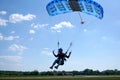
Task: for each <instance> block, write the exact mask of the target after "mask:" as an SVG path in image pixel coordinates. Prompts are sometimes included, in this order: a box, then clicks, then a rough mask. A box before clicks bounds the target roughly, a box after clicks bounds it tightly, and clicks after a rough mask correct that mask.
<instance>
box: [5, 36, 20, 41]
mask: <svg viewBox="0 0 120 80" xmlns="http://www.w3.org/2000/svg"><path fill="white" fill-rule="evenodd" d="M14 39H19V36H8V37H4V40H7V41H12V40H14Z"/></svg>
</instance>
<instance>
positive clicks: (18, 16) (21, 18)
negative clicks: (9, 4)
mask: <svg viewBox="0 0 120 80" xmlns="http://www.w3.org/2000/svg"><path fill="white" fill-rule="evenodd" d="M34 18H36V16H35V15H33V14H27V15H23V14H18V13H16V14H11V15H10V16H9V21H10V22H11V23H16V22H21V21H29V20H32V19H34Z"/></svg>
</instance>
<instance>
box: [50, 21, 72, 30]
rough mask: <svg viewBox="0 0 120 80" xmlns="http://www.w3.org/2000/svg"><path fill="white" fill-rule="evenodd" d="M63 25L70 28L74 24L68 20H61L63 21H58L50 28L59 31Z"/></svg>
mask: <svg viewBox="0 0 120 80" xmlns="http://www.w3.org/2000/svg"><path fill="white" fill-rule="evenodd" d="M64 27H66V28H72V27H74V26H73V25H72V24H71V23H70V22H68V21H63V22H60V23H59V24H55V25H54V27H52V28H51V29H52V30H55V31H57V32H61V30H60V29H61V28H64Z"/></svg>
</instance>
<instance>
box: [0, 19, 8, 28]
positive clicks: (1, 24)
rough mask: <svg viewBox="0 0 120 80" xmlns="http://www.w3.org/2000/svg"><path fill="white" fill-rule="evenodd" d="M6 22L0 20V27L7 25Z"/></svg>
mask: <svg viewBox="0 0 120 80" xmlns="http://www.w3.org/2000/svg"><path fill="white" fill-rule="evenodd" d="M7 22H8V20H5V19H1V18H0V26H6V25H7Z"/></svg>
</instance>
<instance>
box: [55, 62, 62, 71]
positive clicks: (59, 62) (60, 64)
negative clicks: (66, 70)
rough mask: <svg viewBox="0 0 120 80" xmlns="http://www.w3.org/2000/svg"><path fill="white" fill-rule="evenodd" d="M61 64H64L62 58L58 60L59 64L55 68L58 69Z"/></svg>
mask: <svg viewBox="0 0 120 80" xmlns="http://www.w3.org/2000/svg"><path fill="white" fill-rule="evenodd" d="M61 64H62V60H60V61H59V62H58V65H57V66H55V68H56V69H58V67H59V65H61Z"/></svg>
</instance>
